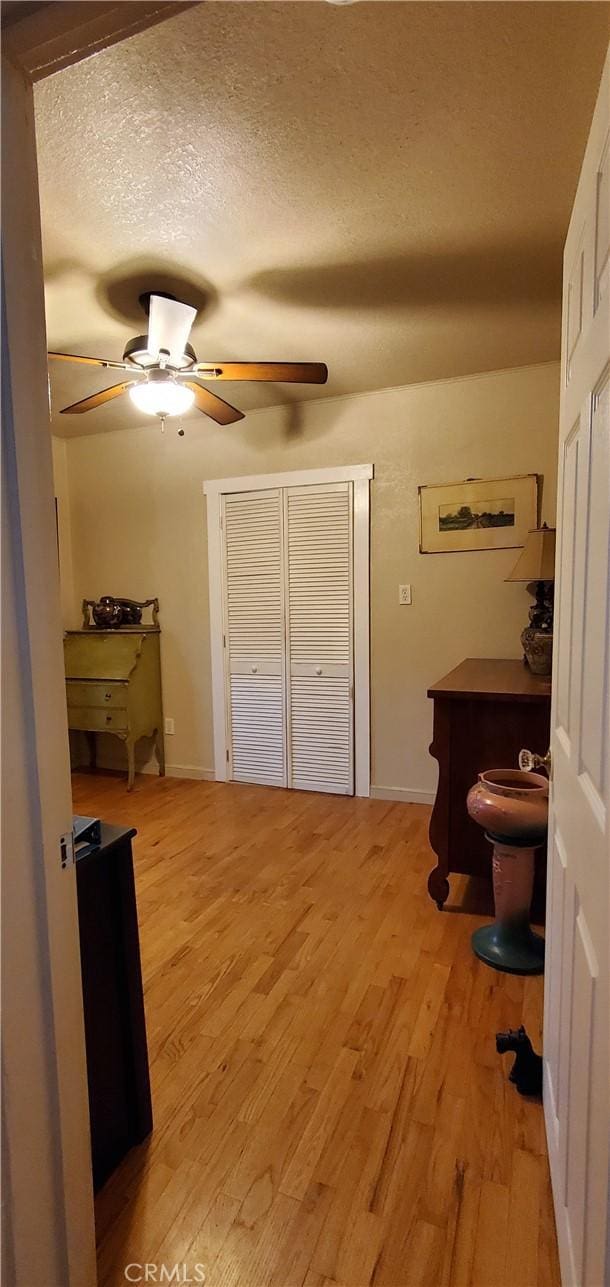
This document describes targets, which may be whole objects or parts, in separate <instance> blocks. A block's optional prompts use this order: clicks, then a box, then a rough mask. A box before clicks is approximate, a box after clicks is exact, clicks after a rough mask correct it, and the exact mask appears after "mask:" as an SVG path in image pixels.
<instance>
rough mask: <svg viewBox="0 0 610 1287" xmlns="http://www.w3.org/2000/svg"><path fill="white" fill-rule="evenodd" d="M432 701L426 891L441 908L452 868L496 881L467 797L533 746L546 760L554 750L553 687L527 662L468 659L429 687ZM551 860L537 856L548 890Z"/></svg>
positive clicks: (539, 877) (538, 869)
mask: <svg viewBox="0 0 610 1287" xmlns="http://www.w3.org/2000/svg"><path fill="white" fill-rule="evenodd" d="M428 697H431V698H432V700H433V702H434V732H433V737H432V744H431V746H430V753H431V755H433V756H434V758H435V759H437V760H438V764H439V778H438V788H437V792H436V801H435V804H434V809H433V811H432V817H431V819H430V844H431V845H432V848H433V849H434V852H435V853H436V855H437V858H438V865H437V866H436V867H434V869H433V870H432V871H431V872H430V875H429V877H428V892H429V894H430V897H431V898H433V899H434V900H435V902H436V904H437V906H438V907H439V908H442V906H443V903H444V902H445V899H446V898H447V896H448V894H449V881H448V879H447V877H448V876H449V873H450V872H452V871H455V872H462V873H464V874H465V875H468V876H490V874H491V846H490V844H489V842H488V841H487V840H486V839H485V836H484V833H483V832H482V831H481V828H480V827H477V825H476V823H474V822H473V821H472V819H471V818H469V817H468V813H467V811H466V796H467V794H468V791H469V789H470V787H471V786H472V785H473V784H474V783H475V782H476V780H477V775H478V774H479V773H480V772H481V771H482V770H484V769H508V768H517V760H518V756H519V751H520V750H522V748H523V747H527V748H528V749H529V750H530V751H535V752H536V753H537V754H538V755H545V754H546V751H547V750H548V745H549V735H550V716H551V683H550V680H549V679H546V678H544V679H543V678H541V677H540V676H538V675H532V673H531V671H530V670H528V668H527V666H525V665H524V663H523V662H522V661H496V660H490V659H486V658H485V659H480V658H473V657H469V658H468V660H467V661H463V662H462V663H461V665H459V666H456V668H455V670H452V671H450V673H449V674H448V675H445V677H444V679H441V680H439V682H438V683H437V684H433V685H432V688H429V689H428ZM545 871H546V859H545V855H544V851H543V850H539V851H538V853H537V855H536V886H537V888H538V889H539V888H540V887H541V886H543V885H544V879H545Z"/></svg>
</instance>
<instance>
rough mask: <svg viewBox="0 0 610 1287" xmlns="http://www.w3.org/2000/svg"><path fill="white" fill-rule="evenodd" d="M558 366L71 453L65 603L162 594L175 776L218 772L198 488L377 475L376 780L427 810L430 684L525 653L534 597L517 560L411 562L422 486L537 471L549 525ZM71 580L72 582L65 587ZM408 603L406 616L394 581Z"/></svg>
mask: <svg viewBox="0 0 610 1287" xmlns="http://www.w3.org/2000/svg"><path fill="white" fill-rule="evenodd" d="M558 399H559V366H558V364H557V363H548V364H544V365H542V366H533V367H522V368H519V369H516V370H508V371H500V372H492V373H488V374H484V375H478V376H471V377H467V378H464V379H453V380H446V381H441V382H437V383H433V384H419V385H414V386H411V387H403V388H397V389H385V390H381V391H379V392H375V393H369V394H359V395H355V396H353V397H344V398H338V399H328V400H321V401H319V402H315V403H308V404H301V405H300V406H298V407H293V408H292V409H290V408H274V409H272V410H265V411H258V412H253V413H252V412H251V413H250V414H249V415H248V417H247V419H246V420H245V421H244V422H243V424H242V425H240V426H234V427H232V428H229V429H221V428H219V427H217V426H216V425H214V424H213V423H212V421H210V420H204V419H203V418H202V419H201V420H200V421H197V422H195V423H193V422H192V421H189V422H188V423H187V426H186V433H185V436H184V438H179V437H178V436H177V432H176V429H175V428H173V427H172V426H171V424H170V426H168V428H167V430H166V432H165V434H162V433H161V432H160V429H159V428H158V426H157V425H156V423H154V422H152V421H151V422H148V423H147V424H146V425H145V427H141V428H135V429H133V430H130V431H122V432H117V433H105V434H99V435H97V434H96V435H94V436H91V437H83V438H76V439H72V440H70V441H69V442H68V443H67V444H66V457H67V477H68V479H69V492H70V508H71V534H72V541H71V547H72V548H71V557H72V563H73V594H72V596H70V595H69V594H68V592H67V591H65V592H64V602H65V603H68V602H69V601H70V599H71V602H72V605H73V607H72V609H71V615H70V624H72V625H78V624H79V619H78V612H77V608H76V605H77V604H78V602H79V601H80V599H81V598H82V597H85V596H86V597H88V598H89V597H93V596H96V597H97V596H99V595H100V594H121V595H127V596H129V597H133V598H147V597H148V596H150V595H153V594H156V595H158V597H159V599H160V603H161V623H162V626H163V638H162V653H163V686H164V705H165V713H166V715H168V716H171V717H172V718H173V719H174V720H175V730H176V731H175V735H174V736H173V737H171V738H168V739H167V760H168V764H169V765H170V766H179V767H180V768H181V769H183V770H191V771H192V770H211V769H212V765H213V755H212V708H211V677H210V642H209V627H208V597H207V596H208V584H207V550H206V531H205V501H204V497H203V495H202V484H203V480H204V479H206V478H221V477H227V476H234V475H241V474H256V473H265V472H267V471H269V472H271V471H275V470H290V469H302V468H312V467H317V466H328V465H339V464H356V463H365V462H369V461H372V462H373V464H374V466H375V480H374V482H373V483H372V485H371V490H372V501H371V513H372V518H371V523H372V533H371V536H372V554H371V560H372V561H371V654H372V661H371V665H372V674H371V702H372V781H373V784H374V785H376V786H377V787H385V788H390V789H394V790H399V791H403V792H405V793H406V794H405V798H409V793H411V792H412V793H414V796H419V797H421V798H425V797H426V793H432V792H433V791H434V788H435V784H436V764H435V762H434V761H432V759H431V758H430V755H429V754H428V745H429V742H430V736H431V703H430V701H429V700H428V699H427V697H426V689H427V688H428V686H429V685H430V684H432V683H434V682H435V680H437V679H440V677H441V676H442V675H443V674H444V673H445V672H446V671H447V670H449V669H450V668H451V667H452V666H455V665H456V664H457V663H458V662H459V661H461V660H462V659H463V658H464V657H468V656H471V657H472V656H481V657H518V656H519V655H520V646H519V634H520V631H521V629H522V626H523V624H524V623H525V620H526V616H527V608H528V606H529V602H530V600H529V598H528V595H527V593H526V590H525V587H524V586H521V585H506V584H505V583H504V577H505V576H506V575H507V573H508V572H509V571H510V568H511V567H512V565H513V563H514V561H515V552H514V550H500V551H485V552H476V553H466V554H444V555H443V554H439V555H421V554H419V553H418V498H417V488H418V484H420V483H433V482H451V481H455V480H456V479H459V478H466V477H470V476H474V477H482V478H485V477H494V476H501V475H503V474H513V473H530V472H537V473H539V474H541V475H543V476H544V482H543V489H542V507H541V517H542V518H544V519H546V520H547V521H548V522H549V523H552V522H553V521H554V514H555V485H556V456H557V424H558ZM67 577H68V573H67V572H66V578H67ZM400 582H411V584H412V586H413V603H412V606H411V607H399V605H398V585H399V583H400Z"/></svg>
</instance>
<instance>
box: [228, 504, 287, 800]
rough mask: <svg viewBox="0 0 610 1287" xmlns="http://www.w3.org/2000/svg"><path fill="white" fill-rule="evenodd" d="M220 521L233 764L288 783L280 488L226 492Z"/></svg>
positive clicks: (236, 771) (238, 774)
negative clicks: (222, 536)
mask: <svg viewBox="0 0 610 1287" xmlns="http://www.w3.org/2000/svg"><path fill="white" fill-rule="evenodd" d="M222 521H223V530H224V556H225V557H224V562H225V569H224V571H225V657H226V667H225V673H226V698H227V725H228V728H227V732H228V760H229V770H230V773H231V777H232V778H234V779H235V781H237V782H262V783H266V784H268V785H270V786H286V682H285V667H284V655H285V642H284V569H283V563H284V560H283V549H282V545H283V507H282V494H281V491H279V490H277V489H276V490H274V491H257V492H238V493H236V494H235V495H227V496H225V497H224V498H223V520H222Z"/></svg>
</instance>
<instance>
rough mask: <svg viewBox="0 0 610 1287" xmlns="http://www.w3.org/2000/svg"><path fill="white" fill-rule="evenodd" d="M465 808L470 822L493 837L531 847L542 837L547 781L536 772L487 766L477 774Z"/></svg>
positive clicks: (545, 827) (546, 800)
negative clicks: (470, 819)
mask: <svg viewBox="0 0 610 1287" xmlns="http://www.w3.org/2000/svg"><path fill="white" fill-rule="evenodd" d="M466 807H467V809H468V812H469V814H470V817H471V818H472V819H473V821H474V822H478V824H479V826H480V827H484V829H485V831H487V832H488V834H489V835H490V836H492V837H493V838H494V839H495V838H496V837H497V838H498V839H500V840H505V841H508V842H510V841H513V842H514V843H516V844H518V845H527V844H530V845H533V846H534V847H535V846H536V845H540V844H542V842H543V841H544V838H545V836H546V829H547V820H548V812H549V784H548V781H547V779H546V778H543V777H542V775H541V774H540V773H523V772H522V771H521V769H488V770H487V771H486V772H485V773H479V780H478V782H477V783H476V784H475V786H473V787H471V789H470V791H469V792H468V798H467V800H466Z"/></svg>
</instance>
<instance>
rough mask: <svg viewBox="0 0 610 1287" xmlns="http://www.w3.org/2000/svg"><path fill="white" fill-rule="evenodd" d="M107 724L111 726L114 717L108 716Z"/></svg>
mask: <svg viewBox="0 0 610 1287" xmlns="http://www.w3.org/2000/svg"><path fill="white" fill-rule="evenodd" d="M106 723H107V724H111V723H112V715H107V716H106Z"/></svg>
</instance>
